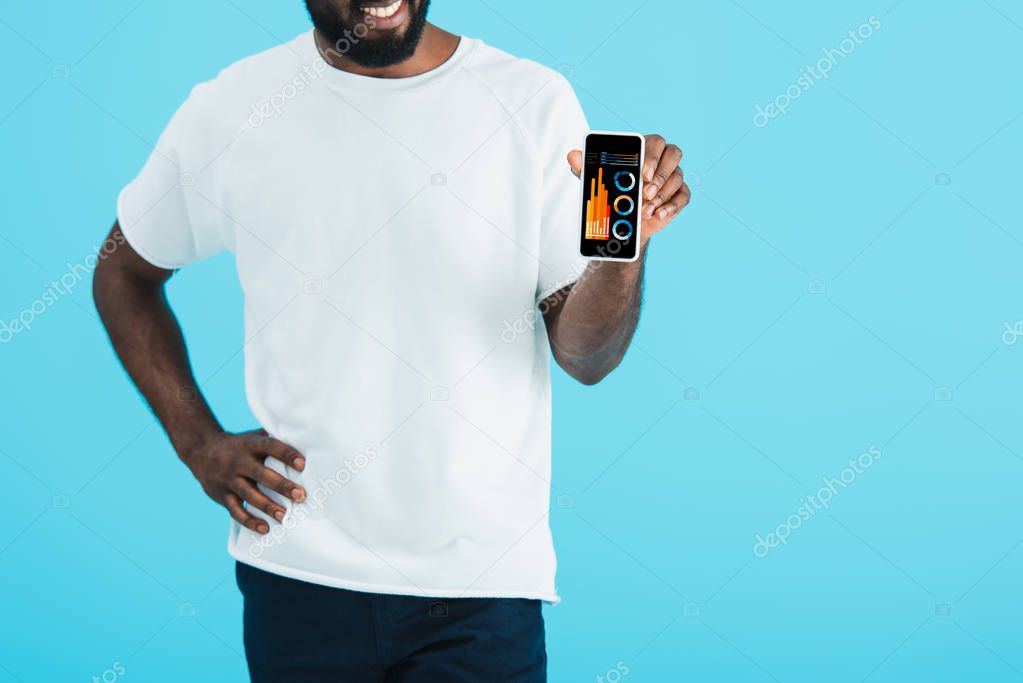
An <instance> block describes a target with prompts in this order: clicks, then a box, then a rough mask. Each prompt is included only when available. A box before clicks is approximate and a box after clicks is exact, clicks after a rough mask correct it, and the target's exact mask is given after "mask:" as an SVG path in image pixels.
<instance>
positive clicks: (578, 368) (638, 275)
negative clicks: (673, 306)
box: [548, 243, 646, 384]
mask: <svg viewBox="0 0 1023 683" xmlns="http://www.w3.org/2000/svg"><path fill="white" fill-rule="evenodd" d="M645 260H646V243H644V244H643V246H642V247H641V249H640V256H639V258H638V259H636V261H634V262H631V263H622V262H615V261H593V262H592V263H590V265H589V266H588V267H587V269H586V271H585V272H584V273H583V276H582V277H581V278H580V279H579V280H578V281H577V282H576V283H575V284H574V285H573V286H572V288H571V289H570V290H569V291H568V294H567V296H565V297H564V300H563V301H561V302H558V303H556V304H555V305H556V306H557V310H556V312H555V314H554V315H549V316H548V334H549V336H550V339H551V347H552V349H553V352H554V357H555V359H556V360H557V362H558V364H559V365H561V367H562V368H564V369H565V371H566V372H568V373H569V374H571V375H572V376H573V377H575V378H576V379H578V380H579V381H581V382H583V383H585V384H594V383H596V382H599V381H600V380H601V379H603V378H604V377H606V376H607V374H608V373H610V372H611V371H612V370H614V369H615V368H616V367H617V366H618V364H619V363H620V362H621V360H622V358H623V357H624V356H625V352H626V350H628V347H629V343H630V342H631V341H632V336H633V334H634V333H635V331H636V325H637V323H638V322H639V310H640V304H641V302H642V294H643V268H644V263H645Z"/></svg>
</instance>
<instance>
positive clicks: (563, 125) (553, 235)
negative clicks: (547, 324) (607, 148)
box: [536, 74, 589, 302]
mask: <svg viewBox="0 0 1023 683" xmlns="http://www.w3.org/2000/svg"><path fill="white" fill-rule="evenodd" d="M548 87H551V88H554V89H555V90H556V95H555V97H554V98H553V100H552V102H551V104H550V111H549V112H546V113H545V114H546V116H545V120H544V122H543V129H544V130H543V133H542V134H541V135H540V136H539V139H538V140H537V144H538V146H539V148H540V154H541V156H542V158H543V164H544V168H543V189H542V192H543V198H542V201H541V207H540V211H541V221H540V253H539V254H538V256H539V259H540V268H539V278H538V281H537V288H536V300H537V302H540V301H542V300H543V299H545V298H547V297H548V296H550V295H551V294H553V293H555V292H557V291H558V290H559V289H561V288H563V287H566V286H567V285H570V284H572V283H573V282H575V281H576V280H578V279H579V277H580V276H581V275H582V274H583V271H584V270H585V269H586V265H587V263H588V260H587V259H585V258H584V257H583V256H581V255H580V254H579V229H580V226H579V203H580V191H581V190H580V189H579V183H580V181H579V179H578V178H577V177H576V176H575V174H573V173H572V169H571V168H569V165H568V161H567V158H566V157H567V156H568V153H569V151H571V150H573V149H582V145H583V142H584V139H585V137H586V134H587V133H588V132H589V125H588V124H587V122H586V115H585V114H584V113H583V109H582V106H581V105H580V104H579V99H578V98H577V97H576V95H575V92H574V91H573V90H572V86H571V85H569V83H568V81H567V80H565V78H564V77H563V76H561V75H560V74H558V75H557V76H556V77H555V80H554V82H552V83H551V84H550V85H549V86H548Z"/></svg>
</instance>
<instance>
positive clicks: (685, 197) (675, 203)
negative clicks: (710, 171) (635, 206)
mask: <svg viewBox="0 0 1023 683" xmlns="http://www.w3.org/2000/svg"><path fill="white" fill-rule="evenodd" d="M691 196H692V195H691V193H690V192H689V186H688V185H686V184H685V183H684V182H683V183H682V187H680V188H679V190H678V192H676V193H675V194H674V195H673V196H672V198H671V199H669V200H668V201H666V202H665V203H664V204H662V205H661V206H660V208H658V209H657V217H658V218H668V217H670V216H674V215H675V214H677V213H678V212H679V211H681V210H682V209H684V208H686V205H688V204H689V198H690V197H691Z"/></svg>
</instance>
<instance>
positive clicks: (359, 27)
mask: <svg viewBox="0 0 1023 683" xmlns="http://www.w3.org/2000/svg"><path fill="white" fill-rule="evenodd" d="M405 2H407V3H408V9H409V21H408V26H407V28H405V29H404V30H402V29H400V28H399V29H390V30H380V31H374V30H373V28H374V24H373V21H374V18H373V17H372V16H370V15H367V14H364V13H363V12H362V10H360V9H359V7H358V5H359V2H358V0H306V3H305V4H306V9H307V10H308V11H309V18H310V19H312V22H313V26H315V27H316V30H317V31H319V32H320V34H321V35H323V36H324V37H325V38H327V39H328V40H329V41H330V43H331V46H332V48H333V50H335V51H336V53H337V54H339V55H341V56H344V57H346V58H348V59H350V60H352V61H353V62H355V63H356V64H358V65H359V66H363V67H366V68H371V69H377V68H382V67H386V66H393V65H395V64H400V63H401V62H404V61H405V60H406V59H408V58H409V57H411V56H412V55H413V53H415V51H416V47H417V46H418V45H419V40H420V39H421V38H422V37H423V29H425V28H426V13H427V10H428V9H429V7H430V0H405ZM374 33H378V34H379V35H372V34H374Z"/></svg>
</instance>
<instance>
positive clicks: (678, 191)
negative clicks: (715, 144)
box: [568, 134, 690, 242]
mask: <svg viewBox="0 0 1023 683" xmlns="http://www.w3.org/2000/svg"><path fill="white" fill-rule="evenodd" d="M645 137H646V162H645V164H644V166H643V183H644V184H643V227H642V228H641V229H640V234H641V235H642V238H643V241H644V242H645V241H646V240H647V239H648V238H649V237H650V236H651V235H653V234H654V233H656V232H658V231H660V230H661V229H663V228H664V227H665V226H666V225H668V223H670V222H671V221H672V220H674V218H675V216H677V215H678V214H679V212H681V211H682V209H684V208H685V207H686V205H687V204H689V197H690V192H689V186H688V185H686V182H685V178H684V177H683V175H682V169H681V168H679V162H681V161H682V150H681V149H679V147H678V145H672V144H669V143H668V141H667V140H665V139H664V137H663V136H661V135H656V134H655V135H647V136H645ZM568 164H569V166H571V167H572V172H573V173H575V174H576V175H577V176H578V175H580V174H581V173H582V165H583V153H582V152H581V151H580V150H578V149H574V150H572V151H571V152H569V153H568Z"/></svg>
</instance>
